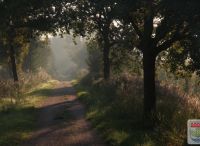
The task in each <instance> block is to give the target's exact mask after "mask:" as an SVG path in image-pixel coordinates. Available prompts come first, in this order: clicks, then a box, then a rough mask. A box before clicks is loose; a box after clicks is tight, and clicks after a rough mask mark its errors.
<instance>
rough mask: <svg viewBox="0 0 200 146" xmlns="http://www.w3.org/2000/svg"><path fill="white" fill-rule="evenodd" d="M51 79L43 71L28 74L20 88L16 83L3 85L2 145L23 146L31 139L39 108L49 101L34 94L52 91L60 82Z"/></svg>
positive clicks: (0, 93) (0, 104)
mask: <svg viewBox="0 0 200 146" xmlns="http://www.w3.org/2000/svg"><path fill="white" fill-rule="evenodd" d="M29 75H30V74H29ZM49 79H50V78H49V77H48V76H46V75H44V74H43V73H41V72H40V73H39V74H37V75H36V76H34V75H30V76H29V77H28V74H27V78H24V79H22V80H21V81H20V82H19V84H18V85H17V86H16V84H14V83H13V82H12V81H1V82H0V86H1V88H0V117H1V118H0V146H19V145H20V143H21V142H22V141H23V140H26V139H27V138H29V136H30V133H31V131H33V130H34V129H35V128H36V118H37V109H36V105H38V103H39V102H40V101H41V100H43V99H44V98H45V97H44V96H42V95H37V94H31V93H34V92H36V91H38V90H45V89H48V88H52V87H53V86H54V85H55V84H56V81H54V80H50V81H48V80H49ZM16 87H17V89H16Z"/></svg>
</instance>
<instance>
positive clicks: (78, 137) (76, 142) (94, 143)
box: [23, 82, 105, 146]
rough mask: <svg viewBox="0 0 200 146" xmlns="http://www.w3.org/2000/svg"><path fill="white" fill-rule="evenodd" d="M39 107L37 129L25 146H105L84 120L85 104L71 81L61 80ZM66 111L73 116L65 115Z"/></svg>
mask: <svg viewBox="0 0 200 146" xmlns="http://www.w3.org/2000/svg"><path fill="white" fill-rule="evenodd" d="M38 108H39V117H38V130H37V131H35V132H33V133H32V134H31V138H30V140H28V141H26V142H25V143H24V144H23V146H105V144H103V142H102V140H101V139H100V138H99V137H98V135H97V134H96V132H95V131H94V130H92V128H91V125H90V123H89V122H88V121H87V120H86V119H85V117H84V114H85V109H84V106H83V105H82V104H81V103H80V102H79V101H78V100H77V97H76V92H75V90H74V89H73V87H72V86H71V85H70V84H69V83H67V82H61V83H59V84H58V85H57V86H56V88H54V89H52V91H51V92H50V94H49V95H48V98H47V99H46V100H44V101H43V103H41V105H39V106H38ZM65 112H68V113H69V115H70V116H69V117H70V119H66V118H64V116H63V115H64V113H65Z"/></svg>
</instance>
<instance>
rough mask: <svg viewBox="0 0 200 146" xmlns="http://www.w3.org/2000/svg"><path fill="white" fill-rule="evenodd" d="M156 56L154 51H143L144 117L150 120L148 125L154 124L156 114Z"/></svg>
mask: <svg viewBox="0 0 200 146" xmlns="http://www.w3.org/2000/svg"><path fill="white" fill-rule="evenodd" d="M155 58H156V57H155V55H152V53H149V52H144V53H143V71H144V118H145V121H146V120H148V127H152V126H154V118H155V116H156V115H155V113H156V91H155V60H156V59H155ZM146 122H147V121H146Z"/></svg>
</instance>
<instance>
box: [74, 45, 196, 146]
mask: <svg viewBox="0 0 200 146" xmlns="http://www.w3.org/2000/svg"><path fill="white" fill-rule="evenodd" d="M97 46H98V45H95V42H93V41H92V42H90V43H89V44H88V50H89V51H88V52H89V57H88V60H87V61H88V66H89V71H90V72H89V73H88V74H87V75H86V76H85V77H84V78H82V79H80V80H78V81H73V82H72V83H73V84H74V86H75V88H76V89H77V95H78V97H79V99H80V100H81V101H82V102H83V103H84V104H85V105H86V107H87V114H86V116H87V118H88V119H89V120H90V121H91V122H92V124H93V126H94V128H96V129H97V130H98V131H99V133H100V134H101V135H102V137H103V138H104V140H105V141H106V142H107V143H108V145H112V146H161V145H163V144H164V145H165V146H185V145H187V141H186V140H187V120H188V119H195V118H196V119H198V118H200V114H199V113H200V108H199V107H200V102H199V81H200V80H199V77H198V76H197V75H196V74H188V73H185V74H183V73H182V74H181V75H180V74H178V73H176V72H171V73H169V72H167V70H166V68H167V69H169V68H170V66H168V67H167V66H165V67H163V66H162V64H161V63H160V62H159V61H157V65H158V66H157V67H158V68H159V69H158V70H157V71H156V89H157V90H156V94H157V105H156V106H157V116H156V120H155V126H154V128H153V129H146V127H145V125H146V124H148V121H146V120H144V116H143V91H144V90H143V75H142V72H141V69H140V66H141V62H140V60H141V59H140V56H138V59H134V57H130V58H126V59H124V60H119V61H118V63H117V67H118V68H115V64H114V65H113V66H112V67H113V70H114V71H115V72H113V73H112V79H111V80H109V81H105V80H103V78H102V72H101V66H102V64H101V61H99V58H101V55H102V54H101V52H99V51H98V49H95V48H97ZM122 61H123V62H125V65H124V63H122ZM127 66H129V67H127ZM130 66H132V67H130Z"/></svg>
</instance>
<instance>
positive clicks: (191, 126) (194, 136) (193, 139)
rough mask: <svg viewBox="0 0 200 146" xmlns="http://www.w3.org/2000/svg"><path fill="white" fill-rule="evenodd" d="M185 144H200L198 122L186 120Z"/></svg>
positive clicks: (199, 125) (196, 120)
mask: <svg viewBox="0 0 200 146" xmlns="http://www.w3.org/2000/svg"><path fill="white" fill-rule="evenodd" d="M187 142H188V144H200V120H198V119H193V120H188V123H187Z"/></svg>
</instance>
